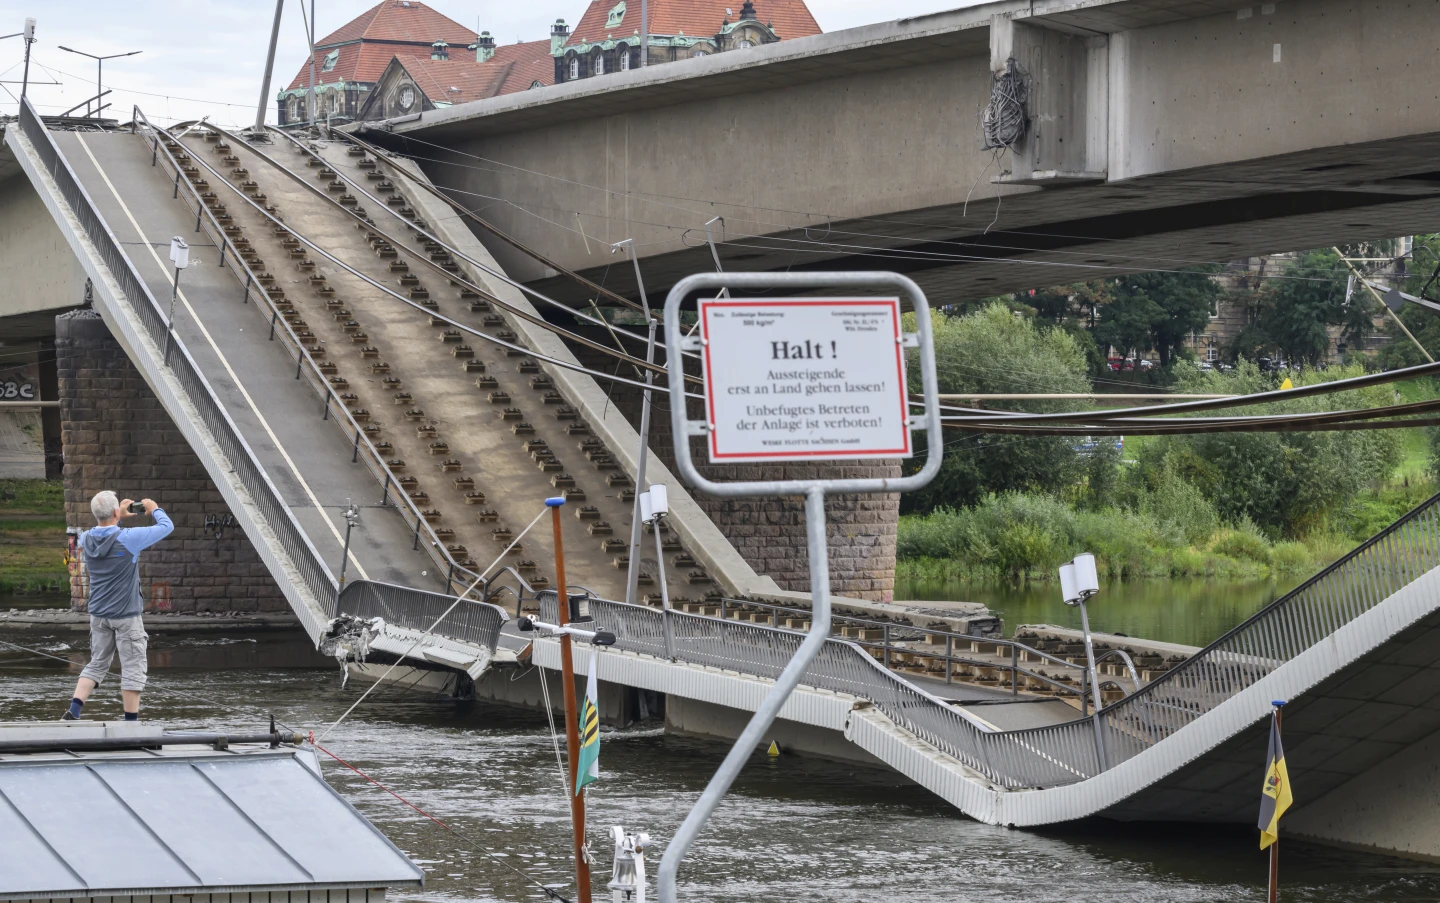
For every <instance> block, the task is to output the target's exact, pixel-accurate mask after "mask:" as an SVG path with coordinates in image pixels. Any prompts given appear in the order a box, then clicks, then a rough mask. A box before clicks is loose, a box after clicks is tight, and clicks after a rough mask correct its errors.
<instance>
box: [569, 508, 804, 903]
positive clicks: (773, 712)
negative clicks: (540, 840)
mask: <svg viewBox="0 0 1440 903" xmlns="http://www.w3.org/2000/svg"><path fill="white" fill-rule="evenodd" d="M805 532H806V535H807V538H808V540H809V547H810V598H811V605H812V611H811V617H812V620H811V622H810V632H809V633H808V634H806V636H805V641H804V642H803V643H801V644H800V649H799V650H798V651H797V652H796V653H795V657H794V658H792V659H791V660H790V663H789V664H788V665H786V666H785V670H784V671H782V672H780V677H779V678H778V679H777V680H776V681H775V685H774V686H773V687H771V688H770V692H769V693H768V694H766V696H765V699H764V701H763V702H761V703H760V707H759V708H758V709H756V710H755V715H754V716H753V717H752V718H751V719H750V723H749V724H747V725H745V730H744V731H742V732H741V734H740V739H738V740H736V741H735V745H734V746H733V747H731V749H730V752H729V754H728V755H726V756H725V761H724V762H722V763H721V764H720V769H719V770H718V771H716V772H715V776H714V777H713V778H711V779H710V783H709V784H708V785H707V786H706V787H705V792H704V793H702V794H701V795H700V799H699V801H698V802H696V803H695V808H693V809H691V810H690V814H689V815H687V816H686V817H685V821H684V823H683V824H681V825H680V829H679V830H678V831H676V832H675V837H674V839H673V840H671V841H670V845H669V846H668V847H666V848H665V855H664V857H663V858H661V860H660V873H659V891H660V903H676V899H677V898H676V891H675V878H676V875H677V873H678V872H679V870H680V861H681V860H682V859H684V858H685V854H686V852H688V851H689V849H690V845H691V844H693V843H694V842H695V838H696V837H697V836H699V834H700V829H701V828H703V827H704V826H705V822H706V821H708V820H709V818H710V815H711V813H713V812H714V811H715V808H716V807H717V806H719V805H720V800H721V799H723V798H724V796H725V792H726V791H727V790H729V789H730V785H731V784H733V783H734V782H735V778H736V776H738V775H739V774H740V769H742V768H744V767H745V763H746V762H747V761H748V760H749V759H750V756H751V755H752V754H753V753H754V752H755V749H756V747H757V746H759V745H760V743H761V740H762V739H763V738H764V736H765V732H766V731H768V730H769V729H770V725H771V724H773V723H774V722H775V718H776V716H777V715H779V714H780V707H781V706H783V705H784V704H785V700H786V699H788V698H789V697H790V694H791V693H792V692H794V690H795V687H796V686H797V685H798V684H799V683H800V678H801V677H802V676H804V674H805V671H806V669H807V668H809V667H810V663H811V662H813V661H814V660H815V658H816V656H818V655H819V654H820V650H821V649H822V648H824V646H825V641H826V640H827V639H828V638H829V636H830V558H829V550H828V549H827V547H826V544H825V490H824V489H822V488H820V487H819V486H814V487H811V488H810V489H808V490H807V491H806V494H805ZM572 688H573V685H572Z"/></svg>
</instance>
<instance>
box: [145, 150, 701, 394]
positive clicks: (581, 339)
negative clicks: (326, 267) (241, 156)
mask: <svg viewBox="0 0 1440 903" xmlns="http://www.w3.org/2000/svg"><path fill="white" fill-rule="evenodd" d="M215 130H216V131H217V132H219V133H220V134H223V135H225V136H226V137H227V138H229V139H230V140H232V141H236V142H238V143H240V144H241V145H242V146H244V147H246V148H247V149H248V150H249V151H250V152H252V153H254V154H255V155H256V156H258V157H260V158H261V159H262V160H264V161H265V162H267V163H269V164H270V165H271V166H274V167H275V168H276V169H279V170H280V171H282V172H284V173H285V174H286V175H288V176H290V177H291V178H292V179H294V180H295V181H297V182H299V183H300V184H302V185H304V186H305V188H306V189H308V190H310V191H311V192H312V193H315V194H317V195H318V196H320V197H322V198H323V199H324V200H325V201H327V202H329V203H330V204H332V205H333V206H335V207H336V208H338V209H339V210H341V211H343V212H344V213H346V214H347V215H349V216H350V217H352V218H353V219H355V220H356V221H357V222H359V223H361V224H362V225H364V226H365V228H367V229H370V230H372V231H374V232H376V233H377V234H379V235H381V236H382V237H384V238H385V239H387V240H389V241H390V242H391V243H392V244H393V245H395V246H396V247H397V248H403V249H404V251H405V252H406V254H407V255H409V256H410V257H411V258H412V259H414V260H415V261H417V262H418V263H420V264H421V265H424V266H428V267H430V268H431V269H433V270H435V271H436V272H437V273H439V274H440V275H441V277H442V278H445V279H452V280H455V281H457V282H459V283H460V284H461V285H463V286H465V287H466V288H469V289H471V290H472V291H475V292H476V293H478V294H480V295H482V296H483V297H485V298H486V299H487V300H489V301H491V302H493V303H495V304H498V305H499V306H501V307H502V308H504V309H506V310H508V311H510V312H511V313H513V314H514V315H515V316H518V317H520V318H522V319H524V320H527V321H529V322H532V323H534V324H535V325H537V326H540V327H541V328H543V329H546V330H548V331H550V332H553V333H555V334H556V335H559V336H561V337H562V338H568V339H571V340H572V341H575V342H577V343H579V344H582V345H585V346H587V347H590V348H593V349H595V350H597V351H600V352H601V353H604V354H610V355H614V354H617V353H619V354H621V355H623V356H624V357H625V359H626V360H628V361H630V362H631V364H632V365H637V364H638V366H641V367H645V368H647V369H651V370H653V371H655V372H656V373H659V374H661V375H668V374H667V371H666V369H665V368H663V367H660V366H659V365H656V364H649V363H647V362H645V361H643V360H641V359H640V358H637V357H633V356H631V355H628V354H624V352H623V351H622V352H615V351H611V350H610V349H609V348H608V347H606V346H605V345H603V344H601V343H599V342H595V341H594V340H592V339H589V338H586V337H585V336H581V335H578V334H576V333H573V332H570V331H569V330H566V329H564V328H562V327H559V326H556V325H555V324H553V323H550V322H549V321H547V320H545V318H543V317H540V316H537V315H535V314H531V313H528V312H526V311H523V310H520V309H518V308H516V307H515V306H514V305H512V304H508V303H506V302H505V301H503V300H501V299H499V298H497V297H495V295H494V293H492V292H489V291H487V290H486V289H484V288H483V287H481V286H478V285H475V284H474V283H472V282H470V281H469V280H468V279H463V278H461V277H459V276H458V274H455V273H451V272H449V271H448V270H445V269H444V268H443V267H440V266H439V265H438V264H436V263H435V262H434V261H432V260H429V259H428V258H426V257H424V256H423V255H421V254H419V253H418V252H415V251H414V250H412V249H411V248H409V247H406V246H405V244H404V243H403V242H401V241H400V240H399V239H397V238H394V237H393V236H391V235H389V234H388V233H387V232H386V231H385V230H384V229H382V228H381V227H379V226H378V225H374V224H372V223H367V222H366V220H365V218H364V217H363V216H360V215H359V214H357V213H355V212H354V211H353V210H350V209H348V208H345V207H343V206H342V205H339V204H337V203H335V202H334V201H333V200H332V199H331V198H330V197H329V196H328V195H326V194H324V193H323V192H320V191H319V190H318V189H316V188H315V186H313V185H311V184H310V183H309V182H306V181H305V180H304V179H303V178H301V177H300V176H298V175H297V174H295V173H294V172H291V171H290V170H289V169H288V168H287V167H285V166H284V165H283V164H281V163H279V162H278V161H276V160H274V159H272V158H271V157H270V156H269V155H268V154H266V153H264V152H263V151H261V150H259V149H258V148H256V147H254V146H253V145H252V144H250V143H249V142H247V141H245V140H244V139H243V138H240V137H239V136H237V135H235V134H232V133H230V132H228V131H226V130H224V129H220V128H218V127H216V128H215ZM167 134H168V133H167ZM287 137H288V136H287ZM292 140H293V139H292ZM307 153H309V152H308V151H307ZM322 161H323V158H322ZM199 162H200V164H201V165H202V166H204V167H205V168H206V169H207V170H209V171H210V172H212V173H215V176H216V178H217V179H221V180H222V181H226V180H224V178H223V177H222V176H220V175H219V173H218V172H217V171H216V170H215V169H214V167H212V166H210V165H209V164H208V163H206V162H205V161H203V160H200V161H199ZM347 182H348V180H347ZM226 184H227V185H229V182H228V181H226ZM350 184H352V185H353V183H350ZM230 187H231V188H232V190H234V186H230ZM359 190H361V191H362V192H363V189H359ZM363 193H365V195H366V197H369V198H370V199H371V200H372V201H373V202H374V203H377V204H379V203H380V201H379V200H378V199H376V198H374V196H372V195H370V194H369V193H368V192H363ZM240 196H241V197H242V198H244V199H245V200H246V201H247V202H249V203H250V205H251V206H252V207H254V208H256V209H257V210H259V211H260V212H262V213H264V214H265V215H266V216H270V214H269V211H266V210H265V209H264V208H263V207H261V206H260V205H259V204H257V203H255V201H254V200H253V199H251V198H249V197H246V196H245V195H244V194H243V193H240ZM271 219H274V217H271ZM281 225H283V223H282V224H281ZM285 228H287V229H288V230H289V231H290V232H291V233H292V234H294V235H295V236H296V237H297V238H299V239H300V240H301V241H302V242H304V243H305V244H307V245H310V246H311V247H312V248H314V249H315V250H316V251H317V252H318V253H320V254H322V255H324V256H325V257H326V258H327V259H329V260H331V261H332V262H335V263H340V265H341V266H342V267H345V268H346V269H347V270H349V271H350V272H351V274H352V275H355V276H357V277H358V278H360V279H363V280H364V281H366V282H368V283H369V284H370V285H372V286H374V287H376V288H379V289H381V290H382V291H384V292H385V293H386V294H389V295H390V296H391V297H394V298H397V299H399V300H402V301H406V302H408V303H410V304H411V306H413V307H417V309H419V305H415V304H414V302H412V301H411V300H410V299H408V298H405V297H404V296H403V295H400V294H399V293H398V292H395V291H394V290H392V289H390V288H389V287H388V286H384V285H382V284H380V283H378V282H376V281H375V280H373V279H370V278H369V277H368V276H365V275H363V274H361V273H359V272H358V271H356V270H354V268H352V267H349V266H348V265H346V264H344V263H341V262H340V261H339V260H338V259H337V258H335V257H334V256H333V255H331V254H329V253H328V252H327V251H325V250H324V249H323V248H320V247H319V246H318V245H316V244H315V243H314V242H312V241H310V240H309V239H307V238H306V237H305V236H304V235H303V234H302V233H300V232H299V231H298V230H296V229H294V228H293V227H290V226H286V227H285ZM424 234H426V236H427V237H429V238H431V239H432V240H435V241H438V239H437V238H436V237H435V236H433V235H430V234H429V233H424ZM441 243H442V244H443V242H441ZM455 253H457V254H459V256H460V257H461V259H463V260H466V261H467V262H470V263H472V264H475V265H476V266H481V267H482V268H484V267H483V265H482V264H478V263H476V262H475V261H472V260H470V258H469V257H467V256H466V255H464V254H460V253H459V252H458V251H457V252H455ZM485 269H488V268H485ZM555 303H556V304H558V303H559V302H555ZM560 306H562V307H564V305H560ZM565 309H566V310H571V309H570V308H568V307H566V308H565ZM572 312H573V311H572ZM430 314H431V315H432V316H434V315H435V314H434V312H430ZM442 319H447V321H448V318H442ZM448 322H452V323H453V321H448ZM473 334H477V335H483V336H485V337H487V338H491V339H492V340H494V339H493V337H492V336H489V335H488V334H486V333H473ZM689 379H690V380H691V381H694V378H693V377H690V378H689Z"/></svg>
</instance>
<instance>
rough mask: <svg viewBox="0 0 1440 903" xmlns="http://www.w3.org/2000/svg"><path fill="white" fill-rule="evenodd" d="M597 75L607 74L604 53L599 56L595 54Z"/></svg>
mask: <svg viewBox="0 0 1440 903" xmlns="http://www.w3.org/2000/svg"><path fill="white" fill-rule="evenodd" d="M595 74H596V75H604V74H605V54H603V53H597V54H595Z"/></svg>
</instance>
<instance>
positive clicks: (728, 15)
mask: <svg viewBox="0 0 1440 903" xmlns="http://www.w3.org/2000/svg"><path fill="white" fill-rule="evenodd" d="M726 4H730V5H728V6H727V5H726ZM640 12H641V6H640V3H639V0H619V2H613V3H612V2H611V0H592V2H591V3H590V6H589V8H587V9H586V10H585V14H584V15H583V16H581V18H580V22H579V24H578V25H576V26H575V30H574V31H573V32H572V31H571V30H570V29H569V28H568V27H567V26H566V25H565V20H564V19H557V20H556V22H555V24H554V25H553V26H552V27H551V29H550V55H551V56H552V57H553V58H554V80H555V83H556V84H559V83H561V82H567V81H577V80H579V79H582V78H591V77H594V76H598V75H607V74H610V73H613V72H625V71H628V70H630V69H638V68H639V67H640V65H641V46H640V45H641V40H640V35H641V29H642V25H641V22H640ZM649 17H650V21H649V23H648V28H645V30H646V31H647V32H648V33H649V36H650V40H649V59H648V62H649V64H650V65H654V64H657V63H671V62H675V61H677V60H686V59H693V58H696V57H704V56H709V55H710V54H713V53H723V52H725V51H729V50H744V49H747V48H750V47H758V46H760V45H762V44H773V43H775V42H776V41H779V40H785V39H790V38H801V37H806V36H808V35H813V34H820V25H819V23H817V22H816V21H815V17H814V16H813V15H811V14H810V9H809V8H808V7H807V6H806V5H805V2H804V0H759V5H758V6H757V5H756V3H754V2H752V0H745V2H744V3H743V4H741V5H740V6H739V9H738V12H737V10H736V7H735V5H734V0H651V2H650V3H649Z"/></svg>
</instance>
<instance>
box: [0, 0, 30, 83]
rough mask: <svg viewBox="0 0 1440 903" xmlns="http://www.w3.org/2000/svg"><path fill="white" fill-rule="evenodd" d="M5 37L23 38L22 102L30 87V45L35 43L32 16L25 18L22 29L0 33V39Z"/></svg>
mask: <svg viewBox="0 0 1440 903" xmlns="http://www.w3.org/2000/svg"><path fill="white" fill-rule="evenodd" d="M6 38H24V39H25V74H24V75H22V76H21V77H20V102H21V103H24V102H25V90H26V89H27V88H29V87H30V45H31V44H34V43H35V20H34V19H33V18H30V19H26V20H25V30H24V31H17V32H15V33H14V34H4V35H0V41H3V40H5V39H6ZM12 96H13V95H12Z"/></svg>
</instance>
